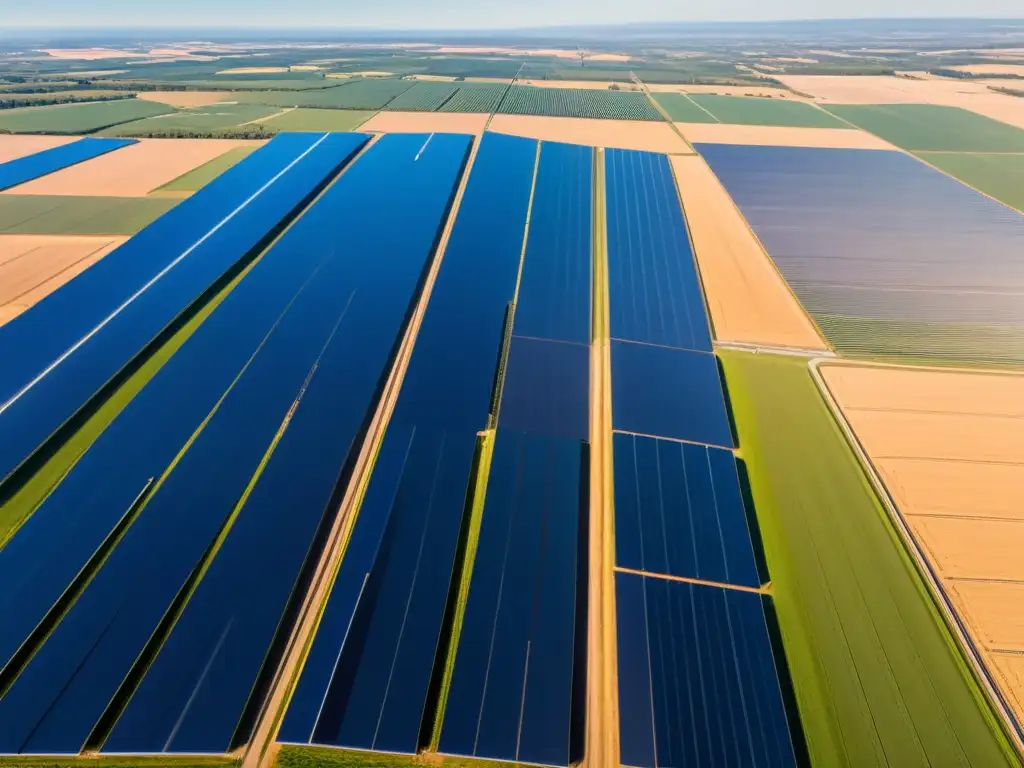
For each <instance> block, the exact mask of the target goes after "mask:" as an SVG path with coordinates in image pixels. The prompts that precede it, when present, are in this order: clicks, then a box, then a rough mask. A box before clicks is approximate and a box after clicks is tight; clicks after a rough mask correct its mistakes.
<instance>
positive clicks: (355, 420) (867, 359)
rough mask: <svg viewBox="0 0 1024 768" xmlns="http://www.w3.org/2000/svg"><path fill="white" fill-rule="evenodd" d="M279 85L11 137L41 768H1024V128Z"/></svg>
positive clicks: (12, 283) (743, 100)
mask: <svg viewBox="0 0 1024 768" xmlns="http://www.w3.org/2000/svg"><path fill="white" fill-rule="evenodd" d="M524 66H525V65H524ZM524 66H521V67H520V69H523V68H524ZM235 69H236V70H237V71H235V72H230V70H227V72H228V73H230V76H231V77H232V78H235V79H237V81H238V82H249V83H255V84H256V85H251V86H250V87H249V88H247V89H245V90H238V91H230V92H225V93H229V94H230V95H225V94H220V95H216V93H215V92H214V91H213V90H210V91H206V90H203V91H200V90H197V89H198V88H200V87H202V88H209V86H208V85H205V84H204V85H202V86H200V85H196V86H195V88H194V89H193V90H181V91H177V92H174V94H175V98H176V99H177V100H178V102H179V103H178V104H177V105H172V104H171V103H169V102H168V103H165V102H161V101H158V100H156V101H154V100H150V98H145V99H143V98H141V93H140V98H130V99H129V98H126V99H119V100H117V101H111V102H95V103H93V102H90V103H88V104H82V103H75V104H69V105H60V106H54V107H33V108H31V110H34V111H36V112H44V111H46V110H54V111H59V110H81V109H85V108H88V109H89V111H88V112H76V113H75V115H72V116H69V115H67V114H64V113H62V114H61V115H60V120H61V121H64V123H66V124H67V125H68V126H71V127H69V129H68V130H63V129H60V130H56V129H54V130H51V129H50V128H49V127H46V128H44V129H39V130H37V127H38V125H40V123H39V121H40V120H46V119H50V118H49V117H47V115H45V114H44V115H43V116H39V115H38V114H36V115H31V116H30V118H31V119H30V118H27V117H19V116H18V115H17V114H15V113H18V112H19V111H20V110H18V109H11V110H4V111H3V112H0V127H2V126H4V125H5V123H4V119H5V118H10V119H11V120H13V122H9V123H7V124H9V125H13V126H24V125H27V126H28V128H26V129H25V130H23V131H22V130H20V129H17V130H14V131H13V132H12V133H11V134H3V135H0V360H2V361H3V364H2V365H0V584H3V585H4V588H3V589H2V590H0V766H5V765H25V766H29V765H38V766H42V765H47V766H51V765H52V766H59V768H70V766H85V765H90V766H99V768H106V767H107V766H177V767H178V768H184V767H185V766H199V765H204V766H205V765H224V766H228V765H232V766H235V765H236V766H243V767H244V768H271V767H272V766H278V767H279V768H305V767H308V766H314V765H317V766H320V765H324V766H355V765H372V766H390V767H397V766H403V767H406V768H412V767H413V766H422V765H437V766H454V767H455V768H473V766H480V768H495V766H498V765H502V764H511V765H522V766H553V767H561V766H566V767H568V766H575V765H582V764H585V765H586V766H588V768H597V767H600V768H613V767H615V768H617V767H618V766H629V767H631V768H660V767H662V766H664V767H665V768H669V767H672V768H676V767H679V766H746V767H749V768H767V767H768V766H772V767H773V768H776V767H777V768H783V767H785V766H793V767H794V768H796V767H797V766H801V767H802V766H848V767H849V768H860V766H901V767H902V766H937V765H962V766H986V767H987V766H1020V765H1021V759H1022V755H1024V683H1022V680H1024V666H1022V663H1021V659H1022V658H1024V657H1022V655H1021V651H1022V650H1024V631H1022V627H1024V608H1021V606H1022V605H1024V602H1022V601H1021V599H1020V598H1021V593H1022V590H1024V570H1022V568H1021V566H1020V563H1019V561H1020V558H1019V556H1018V553H1019V551H1020V548H1021V547H1022V546H1024V527H1022V526H1024V513H1022V512H1021V509H1020V506H1021V505H1020V504H1019V501H1020V496H1021V490H1020V489H1021V488H1022V487H1024V437H1022V435H1024V433H1022V432H1021V430H1020V428H1019V422H1020V419H1021V417H1022V416H1024V411H1022V407H1021V402H1024V372H1022V370H1021V368H1022V366H1024V314H1022V311H1021V301H1022V299H1024V295H1022V294H1024V261H1022V259H1021V254H1022V253H1024V212H1022V206H1021V196H1020V194H1019V186H1020V181H1021V180H1022V179H1021V177H1020V176H1019V172H1020V170H1021V168H1022V166H1021V164H1020V162H1019V161H1020V158H1021V157H1024V106H1022V107H1017V106H1015V105H1014V104H1012V103H1011V104H1010V105H1009V106H1007V105H1005V104H1003V103H1002V102H996V101H994V100H992V99H988V98H987V97H986V100H984V101H982V100H979V101H978V103H979V104H982V105H983V107H984V108H982V107H979V108H978V109H979V111H972V110H971V109H970V108H969V107H967V106H963V105H959V104H956V105H954V104H951V103H948V101H949V99H948V98H946V99H945V101H944V103H937V102H938V101H942V99H939V98H938V97H936V98H932V99H931V100H929V99H930V98H931V97H927V98H926V96H924V95H921V96H920V97H919V98H920V100H919V101H916V102H914V103H903V102H896V103H894V102H893V101H892V99H891V98H889V97H887V95H886V94H889V93H890V90H887V89H892V88H895V87H897V86H902V84H899V83H898V84H897V85H895V86H894V85H893V84H892V83H891V82H889V80H898V78H896V77H891V78H888V79H886V78H881V79H882V80H884V81H885V82H878V78H858V77H857V76H855V75H850V76H846V77H844V78H839V79H841V80H843V82H841V83H836V82H835V80H836V79H837V78H831V77H828V76H821V77H820V79H818V80H815V79H814V78H815V77H816V76H813V75H808V76H802V77H795V78H793V84H792V85H791V86H786V87H783V85H778V86H767V85H766V86H764V87H763V89H764V90H769V89H770V88H777V90H778V93H777V94H776V93H774V92H770V93H769V94H768V95H750V94H751V91H750V90H749V89H751V88H754V86H749V85H747V86H744V88H740V87H739V86H736V87H735V88H731V87H724V86H723V87H721V88H717V89H716V88H714V87H713V86H705V87H703V88H702V87H696V86H688V85H686V84H653V85H652V84H650V83H646V82H644V81H643V79H642V78H641V77H639V76H635V77H631V78H629V79H628V81H627V80H623V81H622V82H621V83H620V85H621V88H620V87H618V86H617V87H616V88H610V87H603V86H602V85H601V84H598V85H596V86H594V85H590V86H588V87H583V86H582V85H581V84H579V83H575V84H574V83H573V82H571V81H564V82H562V81H556V82H550V83H546V84H543V85H536V84H534V81H529V80H528V79H527V78H525V77H524V78H523V79H522V80H520V79H519V76H510V77H507V78H505V79H504V81H503V82H494V80H498V79H499V78H493V79H488V78H481V79H479V80H478V81H473V80H468V79H458V80H456V79H455V78H454V77H448V76H447V75H438V76H437V78H436V79H434V80H430V79H416V78H415V77H412V76H406V77H402V76H396V75H395V74H394V73H389V72H384V73H382V74H381V76H370V74H367V75H366V76H352V77H349V76H348V74H347V73H339V76H338V78H335V80H334V81H331V80H329V79H328V78H327V77H324V78H323V79H322V80H320V81H313V80H301V79H300V78H298V77H296V76H295V75H294V73H292V72H291V71H290V70H289V71H286V72H283V73H274V72H270V71H263V70H262V69H261V70H259V71H254V72H251V73H250V72H248V71H246V70H245V68H244V67H237V68H235ZM266 69H268V70H269V69H273V67H268V68H266ZM128 72H129V74H131V75H132V76H133V77H135V76H136V75H135V74H134V72H135V71H134V70H128ZM631 74H632V73H631ZM224 76H225V77H227V76H228V74H225V75H224ZM247 77H248V78H249V79H248V80H245V78H247ZM446 78H448V79H446ZM292 80H294V81H295V82H292ZM780 80H781V82H782V83H783V84H785V83H786V78H785V77H780ZM859 80H864V81H867V80H870V81H871V82H863V83H857V82H855V81H859ZM197 82H199V81H198V80H197ZM203 82H204V83H205V82H206V81H203ZM915 82H917V81H915ZM301 83H305V84H304V85H302V87H300V86H299V84H301ZM655 86H657V87H655ZM858 88H859V89H860V90H858ZM936 92H938V91H937V90H936ZM153 93H154V92H152V91H150V92H148V95H149V96H151V97H152V96H153ZM169 93H171V92H169ZM920 93H921V94H924V93H925V91H924V89H921V91H920ZM943 93H944V92H943ZM156 94H157V96H156V98H169V96H160V95H159V92H156ZM211 94H214V96H216V98H214V97H212V96H211ZM944 98H945V97H944ZM1004 98H1006V99H1010V100H1011V102H1012V99H1013V97H1011V96H1005V97H1004ZM872 99H877V103H876V102H874V101H872ZM1018 101H1021V102H1022V104H1024V100H1022V99H1018ZM125 103H132V104H133V106H132V109H137V110H138V114H137V115H136V116H129V117H127V118H126V119H124V120H120V119H118V120H114V121H113V122H109V121H108V120H107V118H106V117H104V116H103V115H102V114H100V113H98V112H97V111H96V110H97V109H99V108H101V107H105V105H114V106H112V107H110V109H117V110H120V111H121V112H122V113H123V114H124V115H128V113H129V111H130V110H129V107H127V106H126V105H125ZM1014 109H1018V110H1019V113H1018V112H1014V111H1013V110H1014ZM133 114H134V113H133ZM995 114H998V115H999V116H1000V117H998V118H997V117H995V116H993V115H995ZM26 120H27V121H28V122H24V121H26ZM62 124H63V123H62ZM198 136H202V137H203V138H198ZM1014 174H1018V175H1014Z"/></svg>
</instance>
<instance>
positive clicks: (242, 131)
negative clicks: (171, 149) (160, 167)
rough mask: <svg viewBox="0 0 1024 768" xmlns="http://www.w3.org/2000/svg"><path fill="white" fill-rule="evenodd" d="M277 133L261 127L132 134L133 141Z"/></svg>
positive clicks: (233, 136)
mask: <svg viewBox="0 0 1024 768" xmlns="http://www.w3.org/2000/svg"><path fill="white" fill-rule="evenodd" d="M276 133H277V131H275V130H273V129H267V128H264V127H263V126H262V125H253V126H246V127H245V128H235V129H231V128H226V129H220V130H206V131H203V130H188V129H184V128H169V129H166V130H153V131H140V132H139V133H132V134H131V137H132V138H133V139H269V138H270V137H271V136H274V135H275V134H276Z"/></svg>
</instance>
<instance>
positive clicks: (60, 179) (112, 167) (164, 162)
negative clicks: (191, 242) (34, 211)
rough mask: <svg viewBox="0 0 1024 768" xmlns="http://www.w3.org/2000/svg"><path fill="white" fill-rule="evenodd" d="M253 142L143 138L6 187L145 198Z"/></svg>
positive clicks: (30, 192) (14, 191) (45, 192)
mask: <svg viewBox="0 0 1024 768" xmlns="http://www.w3.org/2000/svg"><path fill="white" fill-rule="evenodd" d="M252 143H254V142H248V141H234V140H227V139H142V140H141V141H140V142H139V143H138V144H133V145H131V146H128V147H124V148H123V149H119V150H117V151H116V152H109V153H107V154H105V155H100V156H99V157H96V158H93V159H92V160H87V161H86V162H84V163H79V164H78V165H73V166H71V167H70V168H65V169H63V170H61V171H57V172H56V173H51V174H49V175H48V176H43V177H41V178H38V179H35V180H33V181H30V182H27V183H25V184H21V185H19V186H17V187H14V188H12V189H10V190H8V192H9V193H11V194H18V195H77V196H83V197H95V196H115V197H142V196H144V195H146V194H147V193H149V192H151V191H152V190H154V189H156V188H157V187H161V186H163V185H164V184H167V183H168V182H170V181H173V180H174V179H176V178H178V177H179V176H181V175H182V174H184V173H188V172H189V171H191V170H192V169H194V168H198V167H199V166H200V165H202V164H203V163H206V162H209V161H210V160H213V159H214V158H215V157H219V156H220V155H222V154H224V153H225V152H227V151H228V150H229V149H234V148H235V147H240V146H243V145H246V144H252Z"/></svg>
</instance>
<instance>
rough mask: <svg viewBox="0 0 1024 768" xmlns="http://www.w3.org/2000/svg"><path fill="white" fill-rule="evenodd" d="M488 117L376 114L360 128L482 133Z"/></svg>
mask: <svg viewBox="0 0 1024 768" xmlns="http://www.w3.org/2000/svg"><path fill="white" fill-rule="evenodd" d="M488 117H489V115H474V114H470V113H455V112H378V113H377V114H376V115H374V116H373V117H371V118H370V119H369V120H367V121H366V122H364V123H363V124H362V125H361V126H360V130H362V131H376V132H379V133H472V134H478V133H483V131H484V126H486V125H487V118H488Z"/></svg>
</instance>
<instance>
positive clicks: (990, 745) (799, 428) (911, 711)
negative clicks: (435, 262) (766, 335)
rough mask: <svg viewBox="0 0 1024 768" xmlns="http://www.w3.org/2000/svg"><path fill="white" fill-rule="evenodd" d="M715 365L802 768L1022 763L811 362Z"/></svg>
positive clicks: (759, 358) (727, 357) (746, 357)
mask: <svg viewBox="0 0 1024 768" xmlns="http://www.w3.org/2000/svg"><path fill="white" fill-rule="evenodd" d="M720 357H721V360H722V363H723V366H724V369H725V378H726V382H727V386H728V391H729V397H730V399H731V403H732V408H733V415H734V417H735V421H736V426H737V430H738V434H739V443H740V451H741V455H742V456H743V457H744V458H745V460H746V464H747V470H748V473H749V477H750V484H751V490H752V493H753V498H754V501H755V506H756V509H757V518H758V521H759V524H760V528H761V534H762V538H763V541H764V548H765V554H766V557H767V561H768V568H769V571H770V574H771V579H772V586H773V594H774V597H775V605H776V608H777V611H778V617H779V623H780V626H781V630H782V638H783V644H784V646H785V649H786V657H787V661H788V664H789V668H790V672H791V674H792V677H793V682H794V687H795V689H796V696H797V700H798V704H799V709H800V717H801V720H802V723H803V726H804V732H805V734H806V736H807V742H808V749H809V751H810V757H811V763H812V765H815V766H819V765H820V766H848V767H849V768H870V766H889V768H895V767H896V766H899V768H913V767H916V766H921V767H922V768H924V767H925V766H954V765H956V766H986V768H988V767H989V766H991V767H993V768H994V767H995V766H1011V765H1019V763H1018V761H1017V760H1016V759H1015V757H1014V756H1013V752H1012V749H1011V747H1010V745H1009V742H1008V740H1007V739H1006V737H1005V736H1004V734H1003V733H1002V731H1001V730H1000V728H999V725H998V722H997V720H996V719H995V716H994V715H993V713H992V712H991V710H990V708H989V707H988V705H987V702H986V701H985V699H984V698H983V696H982V693H981V690H980V688H979V687H978V685H977V683H976V682H975V680H974V679H973V677H972V676H971V673H970V671H969V668H968V667H967V665H966V663H965V661H964V660H963V658H962V656H961V654H960V653H959V651H958V650H957V648H956V646H955V645H954V642H953V639H952V636H951V635H950V633H949V631H948V630H947V628H946V626H945V624H944V623H943V621H942V618H941V616H940V614H939V613H938V609H937V608H936V607H935V605H934V603H933V602H932V600H931V598H930V595H929V594H928V592H927V591H926V588H925V585H924V583H923V581H922V579H921V578H920V576H919V574H918V573H917V571H916V570H915V567H914V565H913V563H912V561H911V560H910V558H909V556H908V555H907V554H906V551H905V549H904V548H903V546H902V543H901V542H900V540H899V539H898V537H897V534H896V532H895V530H894V529H893V527H892V525H891V523H890V521H889V518H888V516H887V514H886V512H885V509H884V508H883V507H882V505H881V502H880V501H879V500H878V498H877V496H876V495H875V493H874V491H873V490H872V487H871V485H870V484H869V482H868V480H867V477H866V475H865V474H864V472H863V471H862V469H861V467H860V465H859V463H858V461H857V459H856V457H855V455H854V453H853V451H852V450H851V449H850V447H849V445H848V444H847V442H846V440H845V438H844V436H843V434H842V432H841V431H840V429H839V427H838V425H837V424H836V423H835V421H834V419H833V418H832V415H831V413H830V411H829V410H828V408H827V406H826V405H825V403H824V401H823V399H822V398H821V396H820V394H819V392H818V390H817V387H816V386H815V384H814V382H813V380H812V378H811V376H810V374H809V372H808V370H807V361H806V360H805V359H801V358H797V357H788V356H781V355H765V354H754V353H748V352H734V351H722V352H721V353H720Z"/></svg>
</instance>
